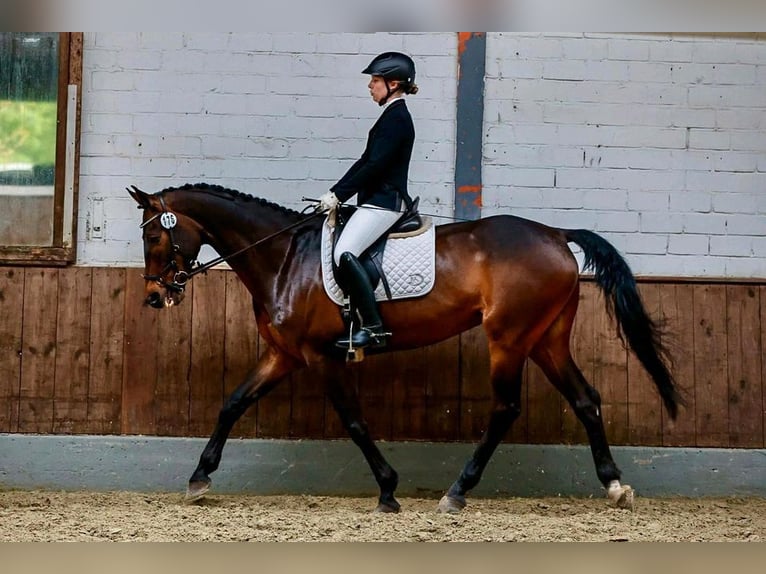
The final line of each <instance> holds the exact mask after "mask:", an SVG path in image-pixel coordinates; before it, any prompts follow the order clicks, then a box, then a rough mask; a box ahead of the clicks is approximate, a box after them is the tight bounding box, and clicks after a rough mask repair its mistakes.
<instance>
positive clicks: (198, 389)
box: [185, 270, 226, 437]
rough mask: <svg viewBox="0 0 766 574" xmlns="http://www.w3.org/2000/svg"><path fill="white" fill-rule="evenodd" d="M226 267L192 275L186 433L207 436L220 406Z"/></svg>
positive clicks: (221, 397) (221, 398) (221, 404)
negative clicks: (187, 425)
mask: <svg viewBox="0 0 766 574" xmlns="http://www.w3.org/2000/svg"><path fill="white" fill-rule="evenodd" d="M225 297H226V278H225V271H220V270H212V271H208V272H207V273H205V274H202V275H197V276H196V277H195V278H194V289H193V291H192V298H191V299H192V300H191V301H187V302H185V304H188V303H192V305H193V307H192V329H191V371H190V373H189V434H190V435H191V436H198V437H204V436H209V435H210V433H211V431H212V430H213V428H214V427H215V424H216V422H217V421H218V414H219V413H220V411H221V407H222V406H223V362H224V322H225V321H226V308H225V304H224V303H225Z"/></svg>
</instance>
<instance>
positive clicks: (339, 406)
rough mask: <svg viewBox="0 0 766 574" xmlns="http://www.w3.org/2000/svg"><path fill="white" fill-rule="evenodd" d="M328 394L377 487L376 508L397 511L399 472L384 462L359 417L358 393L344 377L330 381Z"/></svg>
mask: <svg viewBox="0 0 766 574" xmlns="http://www.w3.org/2000/svg"><path fill="white" fill-rule="evenodd" d="M328 396H329V398H330V401H331V402H332V405H333V407H335V411H336V412H337V413H338V416H339V417H340V420H341V422H342V423H343V426H344V428H345V429H346V431H347V432H348V434H349V435H350V436H351V440H353V441H354V444H356V446H358V447H359V448H360V450H361V451H362V454H363V455H364V458H365V459H366V460H367V464H369V465H370V470H372V474H373V475H374V476H375V480H376V481H377V483H378V486H379V487H380V498H379V499H378V507H377V508H376V509H375V511H376V512H399V507H400V506H399V502H398V501H397V500H396V498H395V497H394V491H395V490H396V487H397V486H398V484H399V475H398V474H397V473H396V471H395V470H394V469H393V467H392V466H391V465H390V464H388V461H387V460H386V459H385V457H384V456H383V454H382V453H381V452H380V450H379V449H378V447H377V446H376V445H375V442H374V441H373V440H372V437H371V436H370V433H369V431H368V430H367V423H366V422H365V421H364V418H363V417H362V412H361V408H360V406H359V397H358V396H357V393H356V391H355V390H354V389H352V388H350V384H349V383H346V382H345V381H337V380H336V381H333V382H332V383H331V384H330V386H329V388H328Z"/></svg>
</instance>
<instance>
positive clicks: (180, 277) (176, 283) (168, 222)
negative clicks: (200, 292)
mask: <svg viewBox="0 0 766 574" xmlns="http://www.w3.org/2000/svg"><path fill="white" fill-rule="evenodd" d="M159 200H160V205H161V206H162V212H161V213H157V214H156V215H154V216H152V217H150V218H149V219H147V220H146V221H144V222H143V223H142V224H141V225H140V227H141V228H144V227H146V226H147V225H148V224H149V223H151V222H152V221H154V220H155V219H157V218H158V217H159V218H160V225H162V227H163V228H164V229H166V230H167V232H168V233H169V234H170V244H171V246H172V248H173V255H176V254H179V253H180V251H181V250H180V247H179V246H178V244H177V243H176V242H175V237H174V234H173V228H174V227H175V226H176V223H177V218H176V216H175V214H174V213H173V212H172V211H168V209H167V206H166V205H165V200H164V198H163V196H162V195H160V196H159ZM322 214H323V212H321V211H318V210H315V211H314V213H312V214H311V215H309V216H308V217H305V218H304V219H301V220H300V221H296V222H295V223H292V224H290V225H288V226H287V227H283V228H282V229H279V230H277V231H275V232H274V233H271V234H269V235H267V236H266V237H262V238H261V239H259V240H258V241H254V242H253V243H250V244H249V245H246V246H245V247H242V248H241V249H238V250H237V251H235V252H234V253H229V254H228V255H220V256H218V257H216V258H215V259H211V260H210V261H208V262H207V263H203V264H199V263H198V264H197V266H196V267H195V266H193V268H192V269H191V270H190V271H185V270H183V269H178V264H177V263H176V260H175V257H171V259H170V262H169V263H168V264H167V265H165V267H164V268H163V269H162V271H160V273H159V274H157V275H146V274H144V275H143V278H144V279H146V280H149V281H156V282H157V283H158V284H160V285H161V286H162V287H164V288H166V289H169V290H171V291H176V292H179V293H181V292H183V291H184V290H185V289H186V284H187V283H188V282H189V280H190V279H191V278H192V277H194V276H195V275H197V274H199V273H205V272H206V271H207V270H208V269H210V268H211V267H215V266H216V265H218V264H219V263H223V262H225V261H228V260H229V259H231V258H233V257H236V256H237V255H240V254H242V253H244V252H245V251H247V250H248V249H252V248H254V247H257V246H258V245H260V244H262V243H265V242H266V241H269V240H270V239H273V238H274V237H276V236H277V235H280V234H282V233H285V232H286V231H290V230H291V229H294V228H295V227H298V226H299V225H303V224H304V223H307V222H309V221H311V220H312V219H314V218H315V217H317V216H319V215H322ZM180 254H181V256H182V257H184V256H183V254H182V253H180ZM184 259H186V258H185V257H184ZM168 269H173V270H175V274H174V275H173V280H172V281H171V282H170V283H168V282H166V281H165V280H164V279H163V278H162V276H163V275H164V274H165V272H166V271H167V270H168Z"/></svg>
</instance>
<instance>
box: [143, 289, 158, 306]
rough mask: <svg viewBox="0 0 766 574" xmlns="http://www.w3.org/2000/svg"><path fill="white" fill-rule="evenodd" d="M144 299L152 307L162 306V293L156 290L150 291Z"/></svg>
mask: <svg viewBox="0 0 766 574" xmlns="http://www.w3.org/2000/svg"><path fill="white" fill-rule="evenodd" d="M145 301H146V304H147V305H151V306H152V307H162V295H160V294H159V293H158V292H157V291H154V292H152V293H150V294H149V296H148V297H147V298H146V300H145Z"/></svg>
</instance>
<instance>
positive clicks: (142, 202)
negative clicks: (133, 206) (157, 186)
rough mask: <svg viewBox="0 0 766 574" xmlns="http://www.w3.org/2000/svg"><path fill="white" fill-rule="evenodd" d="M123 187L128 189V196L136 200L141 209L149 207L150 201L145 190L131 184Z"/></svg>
mask: <svg viewBox="0 0 766 574" xmlns="http://www.w3.org/2000/svg"><path fill="white" fill-rule="evenodd" d="M131 188H132V189H131ZM125 189H127V190H128V193H129V194H130V197H132V198H133V199H135V200H136V203H138V207H140V208H142V209H146V208H148V207H151V205H152V201H151V199H150V198H149V194H148V193H146V192H145V191H141V190H140V189H138V188H137V187H136V186H135V185H131V186H130V187H126V188H125Z"/></svg>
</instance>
